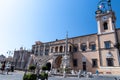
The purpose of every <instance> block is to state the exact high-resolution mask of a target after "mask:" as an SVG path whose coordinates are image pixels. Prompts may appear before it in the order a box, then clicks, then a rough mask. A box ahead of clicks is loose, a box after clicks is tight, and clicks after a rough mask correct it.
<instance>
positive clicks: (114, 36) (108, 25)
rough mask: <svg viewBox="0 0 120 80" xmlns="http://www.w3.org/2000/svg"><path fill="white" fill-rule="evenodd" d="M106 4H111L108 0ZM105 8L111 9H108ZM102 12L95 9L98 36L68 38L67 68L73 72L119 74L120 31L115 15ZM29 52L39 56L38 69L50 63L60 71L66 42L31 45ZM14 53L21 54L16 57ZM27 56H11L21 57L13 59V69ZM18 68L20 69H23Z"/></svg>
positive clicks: (109, 12)
mask: <svg viewBox="0 0 120 80" xmlns="http://www.w3.org/2000/svg"><path fill="white" fill-rule="evenodd" d="M108 2H110V1H109V0H108ZM108 4H109V3H108ZM108 7H110V8H111V6H110V5H109V6H108ZM101 11H102V10H100V9H99V8H98V12H96V13H97V14H96V22H97V27H98V33H95V34H89V35H84V36H77V37H73V38H68V49H67V54H68V55H69V56H70V64H69V65H70V67H71V69H73V70H84V71H88V72H92V73H95V71H96V70H98V71H99V72H100V73H103V74H120V44H119V43H120V29H117V28H116V16H115V13H114V11H112V10H111V9H108V10H107V11H103V12H101ZM21 51H22V52H24V53H25V55H23V54H22V53H21ZM31 51H32V54H34V55H35V56H38V58H39V60H40V61H39V63H41V64H39V65H42V63H43V64H46V63H47V62H50V63H51V65H52V66H51V68H56V69H59V68H61V63H62V58H63V56H64V54H65V51H66V39H62V40H56V41H50V42H46V43H42V42H40V41H37V42H36V43H35V44H34V45H32V50H31ZM17 53H21V54H20V55H17ZM27 53H28V52H27V51H23V50H20V51H16V52H15V54H14V55H17V56H24V57H19V58H17V57H16V58H14V61H16V68H17V66H18V65H17V64H18V62H19V61H20V60H21V61H22V62H24V59H25V56H26V57H27V56H30V55H29V54H27ZM49 56H50V57H49ZM42 59H43V61H41V60H42ZM28 60H30V59H28ZM22 62H21V64H22ZM26 62H28V61H26ZM29 62H30V61H29ZM20 67H21V68H23V67H24V65H21V66H20Z"/></svg>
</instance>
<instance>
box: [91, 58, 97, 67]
mask: <svg viewBox="0 0 120 80" xmlns="http://www.w3.org/2000/svg"><path fill="white" fill-rule="evenodd" d="M97 66H98V65H97V59H92V67H97Z"/></svg>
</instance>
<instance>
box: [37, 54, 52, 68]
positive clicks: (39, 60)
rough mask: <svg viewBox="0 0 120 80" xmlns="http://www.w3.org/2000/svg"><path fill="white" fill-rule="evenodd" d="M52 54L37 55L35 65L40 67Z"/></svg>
mask: <svg viewBox="0 0 120 80" xmlns="http://www.w3.org/2000/svg"><path fill="white" fill-rule="evenodd" d="M53 56H54V55H53V54H51V55H45V56H37V66H38V67H39V68H41V67H42V66H43V65H45V64H46V63H47V61H48V60H50V59H52V57H53Z"/></svg>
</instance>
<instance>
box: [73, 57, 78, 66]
mask: <svg viewBox="0 0 120 80" xmlns="http://www.w3.org/2000/svg"><path fill="white" fill-rule="evenodd" d="M73 66H74V67H77V66H78V61H77V59H73Z"/></svg>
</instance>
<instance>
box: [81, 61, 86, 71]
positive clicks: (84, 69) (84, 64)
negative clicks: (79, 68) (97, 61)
mask: <svg viewBox="0 0 120 80" xmlns="http://www.w3.org/2000/svg"><path fill="white" fill-rule="evenodd" d="M82 64H83V71H86V62H83V63H82Z"/></svg>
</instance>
